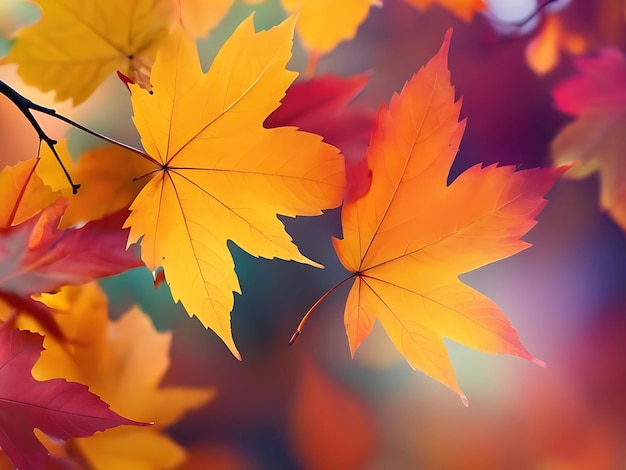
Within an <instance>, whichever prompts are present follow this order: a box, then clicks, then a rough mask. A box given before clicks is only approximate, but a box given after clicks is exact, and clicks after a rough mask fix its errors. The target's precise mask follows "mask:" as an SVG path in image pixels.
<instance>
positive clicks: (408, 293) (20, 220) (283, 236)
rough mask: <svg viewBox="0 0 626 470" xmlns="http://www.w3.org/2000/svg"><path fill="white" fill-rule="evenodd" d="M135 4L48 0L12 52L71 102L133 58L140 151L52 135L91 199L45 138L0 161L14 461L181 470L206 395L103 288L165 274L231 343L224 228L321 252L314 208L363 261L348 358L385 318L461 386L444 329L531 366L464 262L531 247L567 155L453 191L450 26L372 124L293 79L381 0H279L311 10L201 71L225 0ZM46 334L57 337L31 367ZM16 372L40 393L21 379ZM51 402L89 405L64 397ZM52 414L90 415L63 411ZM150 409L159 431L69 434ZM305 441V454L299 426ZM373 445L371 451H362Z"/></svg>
mask: <svg viewBox="0 0 626 470" xmlns="http://www.w3.org/2000/svg"><path fill="white" fill-rule="evenodd" d="M79 3H80V7H79ZM122 3H123V5H122ZM122 3H120V2H96V1H90V2H76V1H73V0H61V1H57V0H55V1H52V0H39V1H38V4H39V5H40V7H41V9H42V18H41V21H40V22H39V23H37V24H35V25H33V26H30V27H28V28H25V29H24V30H22V31H21V32H20V33H19V34H18V37H17V40H16V42H15V45H14V47H13V49H12V50H11V52H10V54H9V55H8V56H7V57H6V58H5V62H9V63H16V64H17V65H18V72H19V73H20V75H21V76H22V78H23V79H24V81H25V82H26V83H29V84H34V85H36V86H38V87H39V88H41V89H42V90H54V91H55V94H56V98H57V99H59V100H65V99H70V98H71V99H72V100H73V102H74V103H75V104H79V103H81V102H82V101H84V100H85V99H87V98H88V97H89V96H90V95H91V94H92V93H94V92H96V91H97V88H98V86H99V85H100V84H101V83H102V81H103V80H104V79H105V78H106V77H107V76H109V75H110V74H111V73H113V72H114V71H116V70H118V71H120V72H121V74H122V76H123V77H125V78H124V79H125V81H126V83H127V84H128V87H129V90H130V92H131V98H130V100H131V103H132V108H133V120H134V123H135V126H136V128H137V131H138V132H139V135H140V137H141V143H142V147H143V149H142V150H137V149H130V148H128V147H126V146H123V147H124V148H122V147H119V146H118V147H115V146H112V145H109V146H106V147H102V148H97V149H94V150H91V151H89V152H86V153H84V154H83V155H82V156H81V158H80V159H79V161H78V163H73V162H72V160H71V158H70V157H69V154H68V151H67V148H66V143H65V142H60V143H58V144H56V146H55V147H54V148H55V151H56V153H57V155H58V157H59V159H60V160H61V162H63V163H64V165H65V166H66V168H67V170H68V171H69V173H70V174H72V175H73V177H74V178H75V179H76V180H77V181H79V182H80V183H81V184H82V187H81V189H80V191H79V192H78V194H77V195H73V194H71V193H72V191H71V188H69V187H68V185H67V183H66V182H65V180H64V175H63V173H62V172H61V170H60V169H59V167H58V166H56V164H55V163H54V155H52V152H51V150H50V149H43V150H42V152H41V155H40V157H41V159H33V160H31V161H28V162H22V163H20V164H18V165H16V166H14V167H8V168H6V169H5V170H4V171H3V172H2V173H0V196H1V199H2V201H3V203H2V207H1V208H0V301H1V302H2V304H0V305H1V307H0V314H1V315H2V319H3V320H4V321H5V323H4V324H3V325H2V326H1V327H0V341H1V342H0V361H1V362H2V364H0V371H2V372H1V373H2V374H6V380H3V381H2V384H3V385H2V386H1V387H0V407H3V406H5V403H10V405H6V409H3V413H2V415H3V416H8V417H9V418H11V420H13V421H11V422H17V421H19V422H20V423H24V425H23V426H16V425H9V424H6V423H5V424H3V427H4V428H6V429H8V431H7V435H9V436H10V438H7V439H4V440H2V439H0V447H2V449H3V450H4V452H5V453H6V454H7V455H8V456H9V457H10V458H11V460H12V461H13V462H14V464H15V465H17V466H19V467H20V468H40V467H41V466H43V465H44V464H45V462H46V460H47V459H60V460H62V461H68V462H69V461H72V460H76V459H79V461H80V462H83V463H84V462H88V465H89V466H91V467H93V468H103V469H104V468H142V466H143V467H144V468H173V467H175V466H176V465H179V464H180V462H182V460H183V459H184V451H183V450H182V449H181V448H180V447H179V446H178V445H177V444H176V443H174V442H173V441H172V440H171V439H169V438H168V437H167V435H166V434H165V433H164V432H163V430H164V428H165V427H166V426H168V425H170V424H172V423H174V422H175V421H177V420H178V419H179V418H180V416H181V415H182V414H183V413H184V412H186V411H188V410H190V409H193V408H196V407H198V406H201V405H202V404H204V403H205V402H206V401H207V400H208V399H209V398H210V396H211V395H212V391H211V390H208V389H188V388H172V387H170V388H160V387H159V384H160V381H161V379H162V378H163V375H164V374H165V372H166V370H167V368H168V365H169V364H168V349H169V341H170V336H169V334H160V333H156V332H155V331H154V329H153V327H152V326H151V324H150V322H149V320H148V319H147V318H146V317H145V316H144V315H143V314H142V313H141V312H140V311H139V310H138V309H136V308H135V309H133V310H131V311H130V312H129V313H127V314H126V315H125V316H123V317H122V318H121V319H120V320H118V321H115V322H112V321H110V320H109V319H108V316H107V306H106V297H105V296H104V294H103V293H102V291H101V290H100V289H99V288H98V287H97V286H96V285H95V284H90V283H89V281H91V280H93V279H97V278H100V277H103V276H108V275H111V274H115V273H118V272H121V271H124V270H126V269H130V268H132V267H136V266H139V265H142V264H145V265H146V266H147V267H148V268H149V269H150V270H151V271H152V272H153V273H154V274H155V276H156V275H157V273H159V272H161V273H162V276H164V278H165V279H166V281H167V283H168V284H169V286H170V289H171V293H172V297H173V298H174V300H175V301H180V302H181V303H182V305H183V306H184V307H185V309H186V310H187V312H188V313H189V314H190V315H193V316H196V317H198V319H199V320H200V322H201V323H202V324H203V325H204V326H205V327H206V328H210V329H211V330H213V331H214V332H215V333H216V334H217V335H218V336H219V337H220V338H221V339H222V341H223V342H224V343H225V344H226V346H227V347H228V348H229V350H230V351H231V352H232V353H233V355H235V356H236V357H238V358H240V356H239V352H238V350H237V347H236V345H235V342H234V340H233V334H232V331H231V321H230V313H231V311H232V309H233V305H234V293H239V292H241V289H240V286H239V282H238V279H237V275H236V272H235V266H234V261H233V258H232V255H231V253H230V251H229V248H228V241H229V240H230V241H231V242H234V243H235V244H236V245H238V246H239V247H240V248H242V249H243V250H245V251H246V252H248V253H250V254H252V255H254V256H257V257H264V258H279V259H283V260H291V261H297V262H300V263H305V264H309V265H311V266H317V267H320V265H319V264H318V263H316V262H315V261H313V260H310V259H309V258H308V257H306V256H305V255H304V254H302V253H301V252H300V250H299V248H298V246H297V245H296V244H295V243H294V242H293V240H292V239H291V237H290V235H289V234H288V233H287V232H286V230H285V227H284V226H283V224H282V222H281V221H280V219H279V216H287V217H296V216H316V215H320V214H322V211H324V210H327V209H332V208H336V207H338V206H340V205H341V204H342V201H343V207H342V215H341V217H342V231H343V238H342V239H335V240H333V242H334V247H335V250H336V253H337V255H338V257H339V259H340V261H341V263H342V264H343V266H344V267H345V268H346V269H347V270H348V271H349V274H348V275H347V278H346V279H345V280H344V281H342V282H341V283H343V282H345V281H347V280H351V279H354V283H353V285H352V287H351V289H350V292H349V294H348V298H347V302H346V307H345V314H344V318H345V326H346V332H347V336H348V341H349V345H350V350H351V352H352V353H353V354H354V352H355V351H356V350H357V348H358V347H359V345H360V344H361V343H362V341H363V340H365V338H366V337H367V336H368V335H369V334H370V332H371V331H372V328H373V326H374V323H375V321H376V320H379V321H380V323H381V324H382V326H383V327H384V329H385V331H386V332H387V334H388V335H389V337H390V338H391V340H392V342H393V343H394V345H395V346H396V348H397V349H398V350H399V351H400V352H401V354H402V355H403V356H404V357H405V358H406V359H407V361H408V362H409V364H410V365H411V366H412V367H413V368H415V369H419V370H421V371H423V372H425V373H426V374H428V375H430V376H432V377H433V378H435V379H436V380H438V381H440V382H442V383H443V384H445V385H447V386H448V387H450V388H451V389H452V390H454V391H456V392H457V393H458V394H459V396H460V397H461V398H462V400H463V401H464V402H467V399H466V398H465V395H464V394H463V393H462V391H461V389H460V387H459V385H458V384H457V382H456V378H455V375H454V371H453V369H452V365H451V363H450V360H449V358H448V354H447V351H446V348H445V345H444V343H443V338H450V339H452V340H454V341H457V342H460V343H463V344H465V345H468V346H470V347H473V348H476V349H479V350H483V351H486V352H490V353H508V354H513V355H517V356H520V357H523V358H526V359H529V360H533V361H535V362H538V363H540V361H538V360H536V359H535V358H534V357H533V356H532V355H531V354H530V353H529V352H528V351H527V350H526V349H525V348H524V346H523V345H522V344H521V342H520V340H519V338H518V336H517V333H516V332H515V330H514V329H513V327H511V325H510V324H509V321H508V319H507V318H506V316H505V315H504V313H502V312H501V311H500V309H499V307H498V306H497V305H496V304H495V303H494V302H493V301H492V300H490V299H489V298H487V297H486V296H484V295H483V294H481V293H479V292H477V291H475V290H474V289H472V288H471V287H469V286H467V285H466V284H464V283H463V282H461V281H460V280H459V278H458V276H459V275H460V274H462V273H465V272H468V271H471V270H474V269H476V268H479V267H481V266H483V265H485V264H487V263H490V262H493V261H497V260H499V259H502V258H505V257H508V256H511V255H513V254H515V253H517V252H519V251H521V250H523V249H525V248H527V247H528V244H526V243H525V242H523V241H521V237H522V236H523V235H525V234H526V233H527V232H528V230H530V229H531V228H532V226H533V225H534V223H535V221H534V218H535V216H536V215H537V214H538V213H539V212H540V211H541V209H542V208H543V206H544V205H545V200H544V199H543V196H544V194H545V193H546V192H547V191H548V190H549V189H550V187H551V186H552V184H553V183H554V182H555V180H556V179H557V178H558V177H559V176H560V175H561V174H562V173H563V172H564V171H565V170H566V169H567V166H560V167H558V168H555V169H533V170H524V171H515V168H513V167H507V166H501V167H499V166H494V165H492V166H488V167H485V168H482V167H480V166H475V167H472V168H470V169H468V170H466V171H465V172H464V173H462V174H461V175H460V176H459V177H458V178H457V179H456V180H454V181H453V182H452V183H451V184H448V183H447V180H448V174H449V172H450V167H451V165H452V163H453V161H454V158H455V156H456V154H457V151H458V146H459V143H460V140H461V137H462V134H463V131H464V128H465V124H464V121H461V122H459V114H460V108H461V103H460V100H455V96H454V88H453V87H452V85H451V82H450V74H449V71H448V65H447V56H448V48H449V45H450V40H451V32H449V33H448V34H447V35H446V37H445V39H444V43H443V46H442V48H441V50H440V51H439V52H438V53H437V54H436V55H435V57H434V58H433V59H432V60H431V61H430V62H429V63H428V64H427V65H425V66H424V67H423V68H421V69H420V70H419V72H417V74H416V75H415V76H414V77H413V78H411V79H410V80H409V81H408V82H407V84H406V85H405V87H404V89H403V90H402V91H401V92H400V93H399V94H397V95H394V96H393V97H392V99H391V101H390V104H389V106H383V107H381V109H380V110H379V112H378V115H377V116H376V117H375V118H374V116H373V113H371V112H369V111H367V110H363V109H352V110H351V111H350V112H344V108H345V107H346V106H347V104H348V103H349V102H350V101H351V99H352V98H353V97H354V96H355V95H356V94H357V93H358V92H359V91H360V89H361V88H362V87H363V86H364V85H365V81H366V79H365V78H364V77H354V78H351V79H339V78H337V77H332V76H330V77H318V78H314V79H312V80H310V81H309V82H300V83H298V84H296V85H293V86H292V82H293V81H294V79H295V78H296V75H297V74H296V73H294V72H292V71H289V70H288V69H287V63H288V61H289V60H290V58H291V48H292V40H293V35H294V31H296V32H297V33H298V35H299V36H300V37H301V40H302V42H303V44H304V45H305V46H306V47H307V48H308V49H309V51H310V53H311V61H310V67H309V71H310V72H311V73H312V72H313V71H314V68H315V67H314V64H315V60H316V59H317V58H318V57H319V56H320V55H322V54H325V53H327V52H329V51H330V50H332V49H333V48H334V47H336V45H337V44H338V43H339V42H340V41H342V40H346V39H350V38H351V37H353V36H354V35H355V34H356V31H357V28H358V26H359V25H360V24H361V23H362V22H363V21H364V20H365V18H366V17H367V15H368V12H369V9H370V7H371V6H372V5H378V4H379V2H376V1H372V0H351V1H349V2H348V1H346V2H341V7H340V8H339V9H338V7H337V2H325V1H316V0H303V1H287V0H283V1H282V5H283V6H284V8H285V9H286V11H288V12H290V13H298V14H299V17H298V18H297V19H296V15H294V16H291V17H289V18H287V19H286V20H284V21H283V22H282V23H280V24H279V25H277V26H275V27H273V28H271V29H269V30H266V31H258V32H256V31H255V28H254V21H253V17H249V18H247V19H245V20H244V21H243V22H242V23H241V24H239V26H238V27H237V28H236V29H235V31H234V32H233V33H232V35H231V36H230V38H229V39H228V40H227V41H226V43H225V44H224V45H223V46H222V48H221V50H220V51H219V53H218V54H217V56H216V57H215V59H214V60H213V62H212V64H211V66H210V68H209V69H208V71H207V72H206V73H205V72H203V70H202V68H201V64H200V59H199V56H198V51H197V49H196V44H195V38H196V37H199V36H206V35H207V34H208V33H209V31H210V30H211V29H212V28H213V27H215V26H216V25H217V24H218V23H219V22H220V20H221V18H223V17H224V15H226V13H227V11H228V10H229V8H230V6H231V5H232V3H233V2H232V1H222V2H207V3H203V2H196V1H191V0H187V1H176V2H172V1H170V0H132V1H130V2H122ZM407 3H409V4H413V5H415V6H417V7H420V8H425V7H427V6H429V5H430V4H432V3H440V4H441V5H442V6H444V7H446V8H449V9H450V10H451V11H453V12H454V13H455V14H456V15H458V16H459V17H461V18H463V19H465V20H470V19H471V17H472V16H473V14H474V13H475V12H476V11H480V10H482V9H484V8H485V3H484V2H483V1H477V0H471V1H444V0H441V1H439V2H435V1H434V0H432V1H416V0H407ZM583 69H584V66H583ZM290 87H291V88H290ZM311 96H315V100H313V101H311ZM281 101H282V107H281ZM593 109H594V110H595V111H596V112H598V113H600V112H602V111H605V109H604V108H602V109H597V108H593ZM609 111H610V110H609ZM577 113H579V114H584V111H580V112H578V111H577ZM296 126H297V127H296ZM370 132H371V133H370ZM107 140H110V139H107ZM368 143H369V147H368V148H367V150H365V147H366V146H367V145H368ZM555 145H557V148H558V147H559V145H558V144H555ZM83 224H84V225H83ZM79 227H80V228H79ZM135 249H138V250H140V253H141V255H140V256H141V261H140V260H139V259H138V258H137V257H136V256H135V254H134V253H135V251H134V250H135ZM332 290H334V288H332V289H331V291H332ZM14 327H16V328H20V329H21V330H18V329H15V328H14ZM24 329H29V330H31V331H36V332H38V333H40V334H41V335H44V337H45V338H44V339H43V340H42V339H41V337H40V336H37V335H36V334H35V333H27V332H25V331H22V330H24ZM299 331H300V330H299ZM42 341H43V346H44V347H45V349H46V351H45V352H44V353H43V354H42V357H41V359H40V360H39V361H38V362H37V363H36V365H35V361H36V360H37V356H38V354H39V353H40V350H41V345H42ZM33 365H35V367H34V368H33ZM307 367H308V366H307ZM31 369H32V373H33V374H34V377H35V378H36V380H35V379H33V376H31ZM312 375H313V376H315V373H313V374H312ZM66 380H69V381H70V382H66ZM73 382H76V383H78V384H83V385H86V386H88V387H89V389H90V392H87V390H86V389H85V387H84V386H80V385H77V384H75V383H73ZM317 382H319V380H318V379H314V380H313V385H314V386H317V385H316V384H317ZM9 383H14V384H15V385H7V384H9ZM24 387H33V390H41V393H38V394H37V396H36V397H32V396H30V395H28V394H22V393H21V391H22V389H23V388H24ZM35 387H36V388H35ZM16 393H18V394H21V395H22V400H23V401H24V403H22V404H21V405H28V404H35V405H38V406H40V407H43V409H44V411H43V412H42V414H43V417H40V416H34V415H32V414H29V413H28V412H26V411H24V410H23V407H22V408H20V407H19V406H17V407H16V406H15V405H14V404H13V401H14V400H15V394H16ZM59 394H61V396H65V395H63V394H68V395H67V396H68V397H69V398H72V402H73V403H74V404H75V405H76V406H78V411H77V410H75V409H74V408H71V409H70V408H64V407H65V405H66V403H65V401H64V399H62V398H58V395H59ZM94 394H96V395H97V396H95V395H94ZM53 395H55V396H54V397H53ZM75 396H77V397H78V398H76V399H75V398H74V397H75ZM98 397H100V398H98ZM69 398H68V401H69ZM102 400H104V401H106V402H107V403H108V404H109V405H110V406H111V408H112V409H113V410H115V411H116V412H119V413H121V414H122V415H123V416H124V417H125V418H121V417H120V416H118V415H116V414H115V413H113V412H112V411H110V410H109V409H108V408H107V406H106V404H105V403H104V402H103V401H102ZM84 402H88V405H83V403H84ZM54 413H57V414H58V413H66V414H68V413H74V414H76V413H79V415H80V414H81V413H82V415H81V417H80V419H79V421H80V422H79V423H78V424H76V423H74V422H72V423H70V422H69V421H68V422H67V424H63V425H61V426H58V423H59V420H57V419H55V418H52V417H51V416H56V415H55V414H54ZM303 413H304V412H303ZM354 414H355V415H357V416H358V417H359V419H365V418H362V413H361V412H360V410H357V411H356V412H355V413H354ZM49 421H55V423H56V426H50V425H49ZM146 422H154V425H153V426H144V427H130V426H126V427H120V428H117V429H114V430H110V431H107V432H106V433H103V434H98V435H95V436H93V437H90V438H86V439H78V438H83V437H85V436H88V435H90V434H93V432H95V431H96V430H103V429H105V428H110V427H115V426H118V425H121V424H139V423H146ZM7 423H8V421H7ZM63 423H65V422H63ZM33 428H37V429H39V430H41V431H43V432H44V433H45V434H47V435H49V436H50V437H55V438H60V439H64V440H67V439H72V441H71V449H72V452H68V448H69V447H68V446H65V447H63V446H62V447H61V448H59V447H56V446H55V445H54V444H53V443H52V442H47V441H46V439H45V438H42V439H43V441H44V443H45V444H46V446H47V449H48V450H46V448H44V447H43V444H41V443H40V442H39V441H37V440H36V439H35V438H34V436H33ZM369 439H370V436H369V435H367V436H366V440H369ZM295 440H296V443H297V444H296V445H298V446H301V447H303V448H306V445H305V444H303V443H304V442H305V441H306V439H305V438H301V437H296V438H295ZM16 443H17V444H16ZM76 449H77V450H78V451H77V454H76V453H74V451H75V450H76ZM48 452H51V453H52V456H50V455H47V454H48ZM367 452H369V445H368V446H367V449H365V450H363V451H362V450H361V449H357V450H355V452H354V454H355V456H354V457H350V459H351V461H352V460H355V461H358V460H359V459H361V455H362V454H363V455H364V454H367ZM29 455H31V456H33V457H32V459H31V457H29ZM80 459H82V460H80Z"/></svg>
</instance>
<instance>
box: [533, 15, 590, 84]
mask: <svg viewBox="0 0 626 470" xmlns="http://www.w3.org/2000/svg"><path fill="white" fill-rule="evenodd" d="M586 48H587V42H586V41H585V39H584V38H583V37H582V36H581V35H579V34H575V33H570V32H569V31H567V30H566V29H565V26H564V25H563V23H562V21H561V19H560V18H559V17H558V16H557V15H546V17H545V22H544V24H543V27H542V28H541V30H540V31H539V33H538V34H537V36H535V38H533V39H532V41H530V42H529V43H528V45H527V46H526V62H527V63H528V66H529V67H530V68H531V69H532V70H533V71H534V72H535V73H536V74H538V75H543V74H546V73H548V72H549V71H550V70H552V69H553V68H554V67H556V65H557V64H558V63H559V58H560V56H561V51H566V52H569V53H570V54H582V53H583V52H585V49H586Z"/></svg>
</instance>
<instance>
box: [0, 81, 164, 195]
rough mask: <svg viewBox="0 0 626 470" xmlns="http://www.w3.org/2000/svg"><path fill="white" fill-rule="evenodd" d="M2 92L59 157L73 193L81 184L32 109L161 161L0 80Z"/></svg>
mask: <svg viewBox="0 0 626 470" xmlns="http://www.w3.org/2000/svg"><path fill="white" fill-rule="evenodd" d="M0 93H1V94H3V95H4V96H6V97H7V98H8V99H9V100H11V101H12V102H13V104H14V105H15V106H16V107H17V109H19V110H20V112H21V113H22V114H23V115H24V116H25V117H26V119H28V122H30V125H31V126H33V129H35V132H37V135H38V136H39V142H40V143H41V142H42V141H43V142H45V143H46V145H47V146H48V148H50V150H51V151H52V153H53V154H54V156H55V158H56V159H57V162H59V165H61V169H62V170H63V173H65V177H66V178H67V180H68V181H69V183H70V185H71V186H72V193H74V194H76V193H77V192H78V188H80V184H76V183H74V182H73V181H72V177H71V176H70V174H69V173H68V171H67V169H66V168H65V165H63V162H62V161H61V157H59V154H58V153H57V151H56V148H55V145H56V144H57V141H56V140H54V139H52V138H50V137H49V136H48V135H47V134H46V133H45V131H44V130H43V129H42V128H41V126H40V125H39V122H37V119H35V116H33V113H32V112H31V110H32V111H38V112H40V113H42V114H47V115H48V116H52V117H53V118H55V119H59V120H60V121H63V122H65V123H67V124H69V125H71V126H73V127H75V128H77V129H80V130H81V131H83V132H86V133H87V134H90V135H92V136H94V137H97V138H99V139H101V140H104V141H106V142H109V143H111V144H113V145H117V146H118V147H122V148H124V149H126V150H128V151H130V152H133V153H136V154H138V155H140V156H142V157H143V158H145V159H147V160H149V161H151V162H153V163H155V164H157V165H159V163H158V162H157V161H156V160H155V159H153V158H152V157H151V156H149V155H147V154H146V153H144V152H142V151H141V150H139V149H136V148H134V147H131V146H129V145H126V144H124V143H122V142H118V141H117V140H114V139H111V138H110V137H107V136H105V135H102V134H100V133H98V132H96V131H93V130H91V129H88V128H87V127H85V126H83V125H81V124H79V123H77V122H75V121H72V120H71V119H69V118H67V117H65V116H63V115H61V114H58V113H57V112H56V111H55V110H54V109H52V108H46V107H45V106H41V105H38V104H36V103H33V102H32V101H31V100H29V99H28V98H26V97H25V96H22V95H21V94H19V93H18V92H17V91H15V90H14V89H13V88H11V87H10V86H9V85H7V84H6V83H4V82H3V81H2V80H0Z"/></svg>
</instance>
